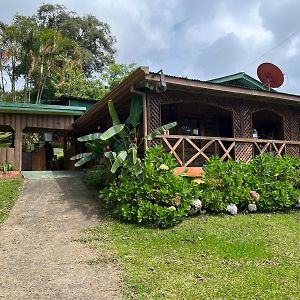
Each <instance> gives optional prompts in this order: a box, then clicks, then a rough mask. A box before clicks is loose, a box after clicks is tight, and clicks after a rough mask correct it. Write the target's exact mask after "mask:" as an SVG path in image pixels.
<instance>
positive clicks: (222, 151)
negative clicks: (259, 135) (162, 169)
mask: <svg viewBox="0 0 300 300" xmlns="http://www.w3.org/2000/svg"><path fill="white" fill-rule="evenodd" d="M156 139H157V140H159V141H160V143H162V144H163V145H164V147H165V148H166V150H168V151H170V152H171V153H172V154H173V156H174V157H175V158H176V160H177V161H178V163H179V165H180V166H182V167H187V166H189V167H192V166H194V167H196V166H197V167H198V166H202V165H203V164H204V162H205V161H207V160H209V158H210V157H211V156H212V155H218V156H219V157H220V159H221V160H226V159H234V160H243V161H246V162H248V161H249V160H251V159H252V158H253V157H254V156H256V155H259V154H261V153H273V154H275V155H284V154H292V155H294V156H298V157H300V141H283V140H263V139H247V138H225V137H208V136H186V135H159V136H157V137H156Z"/></svg>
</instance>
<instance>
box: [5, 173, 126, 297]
mask: <svg viewBox="0 0 300 300" xmlns="http://www.w3.org/2000/svg"><path fill="white" fill-rule="evenodd" d="M99 216H100V212H99V209H98V207H97V205H96V204H95V203H94V202H93V201H92V199H91V198H90V196H89V193H88V191H87V189H86V187H85V186H84V184H83V183H82V179H81V178H80V177H74V178H70V177H69V178H67V177H66V178H64V177H63V178H58V177H52V178H43V179H31V180H28V179H26V180H25V184H24V190H23V195H22V196H21V198H20V199H19V200H18V201H17V202H16V204H15V206H14V208H13V210H12V211H11V213H10V215H9V217H8V219H7V220H6V222H4V224H3V225H2V226H1V227H0V299H22V300H23V299H120V298H121V296H120V284H121V280H120V277H121V274H120V271H119V270H118V268H117V267H116V266H114V265H109V264H92V265H91V264H88V261H90V260H91V259H93V258H95V257H96V255H97V253H95V251H96V250H94V249H91V248H89V247H88V246H87V245H85V244H82V243H80V242H78V241H76V239H78V238H79V237H80V236H81V233H80V232H81V230H82V229H84V228H87V227H89V226H93V225H95V224H97V223H99V222H100V221H101V220H99Z"/></svg>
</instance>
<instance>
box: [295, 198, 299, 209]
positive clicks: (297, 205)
mask: <svg viewBox="0 0 300 300" xmlns="http://www.w3.org/2000/svg"><path fill="white" fill-rule="evenodd" d="M296 207H297V208H300V199H298V201H297V203H296Z"/></svg>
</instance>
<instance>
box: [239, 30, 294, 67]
mask: <svg viewBox="0 0 300 300" xmlns="http://www.w3.org/2000/svg"><path fill="white" fill-rule="evenodd" d="M299 32H300V30H297V31H294V32H293V33H291V34H290V35H289V36H287V37H286V38H285V39H283V40H282V41H280V42H279V43H278V44H277V45H276V46H274V47H272V48H271V49H269V50H267V51H266V52H264V53H263V54H262V55H260V56H259V57H258V58H256V59H255V60H253V61H251V62H250V63H248V64H247V65H246V66H244V67H243V68H242V70H245V69H247V68H249V67H250V66H251V65H253V64H254V63H255V62H257V61H258V60H260V59H261V58H263V57H264V56H265V55H267V54H269V53H270V52H272V51H273V50H275V49H277V48H279V47H281V46H282V45H283V44H284V43H285V42H287V41H288V40H289V39H291V38H292V37H293V36H294V35H296V34H297V33H299Z"/></svg>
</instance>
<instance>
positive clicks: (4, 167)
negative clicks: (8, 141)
mask: <svg viewBox="0 0 300 300" xmlns="http://www.w3.org/2000/svg"><path fill="white" fill-rule="evenodd" d="M14 169H15V168H14V164H13V162H12V161H6V162H4V163H2V164H1V165H0V171H2V172H9V171H14Z"/></svg>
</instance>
